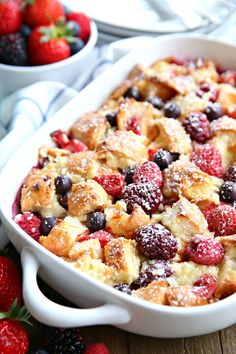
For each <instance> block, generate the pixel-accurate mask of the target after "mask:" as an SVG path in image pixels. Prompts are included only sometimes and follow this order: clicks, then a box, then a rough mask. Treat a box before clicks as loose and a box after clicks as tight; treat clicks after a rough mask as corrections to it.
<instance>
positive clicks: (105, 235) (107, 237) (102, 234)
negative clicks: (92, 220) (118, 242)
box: [78, 230, 113, 247]
mask: <svg viewBox="0 0 236 354" xmlns="http://www.w3.org/2000/svg"><path fill="white" fill-rule="evenodd" d="M94 238H97V239H98V240H99V242H100V244H101V246H102V247H104V246H105V245H106V244H107V242H109V241H111V240H112V239H113V237H112V235H111V234H110V233H109V232H106V231H104V230H101V231H95V232H93V233H92V234H90V235H85V236H82V237H80V238H79V239H78V241H79V242H83V241H88V240H92V239H94Z"/></svg>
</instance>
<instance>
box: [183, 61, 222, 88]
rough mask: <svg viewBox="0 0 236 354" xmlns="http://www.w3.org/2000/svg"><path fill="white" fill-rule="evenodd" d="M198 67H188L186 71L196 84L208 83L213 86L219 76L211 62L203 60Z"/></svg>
mask: <svg viewBox="0 0 236 354" xmlns="http://www.w3.org/2000/svg"><path fill="white" fill-rule="evenodd" d="M199 64H200V65H194V66H192V67H191V65H189V67H188V71H189V73H190V74H191V75H192V77H193V78H194V80H195V82H196V83H198V84H201V83H203V82H204V83H205V82H208V83H210V84H214V83H217V82H218V79H219V74H218V73H217V70H216V66H215V64H214V63H213V61H212V60H209V59H203V60H202V62H201V63H199Z"/></svg>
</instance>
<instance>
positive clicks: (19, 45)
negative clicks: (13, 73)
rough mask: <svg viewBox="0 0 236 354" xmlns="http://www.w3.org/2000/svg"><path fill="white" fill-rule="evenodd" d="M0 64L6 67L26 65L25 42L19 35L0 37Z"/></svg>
mask: <svg viewBox="0 0 236 354" xmlns="http://www.w3.org/2000/svg"><path fill="white" fill-rule="evenodd" d="M0 63H2V64H8V65H17V66H25V65H28V55H27V48H26V40H25V38H24V37H23V36H22V35H21V34H20V33H11V34H7V35H5V36H1V37H0Z"/></svg>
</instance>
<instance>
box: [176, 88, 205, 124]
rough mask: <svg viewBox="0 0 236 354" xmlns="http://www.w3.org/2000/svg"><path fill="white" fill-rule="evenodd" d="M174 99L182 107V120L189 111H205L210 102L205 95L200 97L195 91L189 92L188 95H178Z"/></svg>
mask: <svg viewBox="0 0 236 354" xmlns="http://www.w3.org/2000/svg"><path fill="white" fill-rule="evenodd" d="M173 101H174V102H175V103H177V104H178V105H179V106H180V107H181V116H180V118H179V119H180V120H181V121H182V120H183V119H184V118H185V117H186V116H187V115H188V114H189V113H192V112H203V111H204V109H205V108H206V105H207V104H208V102H207V100H206V99H204V97H198V96H197V95H196V94H195V92H189V93H187V94H186V95H184V96H183V95H177V96H175V97H174V98H173Z"/></svg>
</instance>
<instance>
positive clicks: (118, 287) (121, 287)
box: [114, 284, 131, 295]
mask: <svg viewBox="0 0 236 354" xmlns="http://www.w3.org/2000/svg"><path fill="white" fill-rule="evenodd" d="M114 289H116V290H119V291H121V292H122V293H125V294H128V295H131V289H130V287H129V285H128V284H116V285H114Z"/></svg>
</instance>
